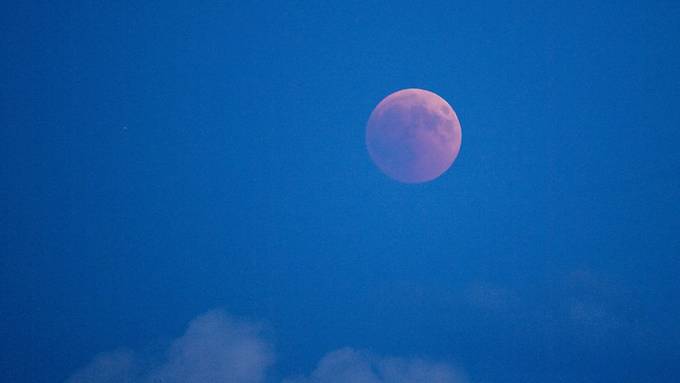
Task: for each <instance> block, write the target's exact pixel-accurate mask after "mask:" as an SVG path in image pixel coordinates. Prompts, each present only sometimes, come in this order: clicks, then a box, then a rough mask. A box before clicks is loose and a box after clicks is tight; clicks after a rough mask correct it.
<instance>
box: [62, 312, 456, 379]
mask: <svg viewBox="0 0 680 383" xmlns="http://www.w3.org/2000/svg"><path fill="white" fill-rule="evenodd" d="M272 349H273V347H272V346H271V344H270V343H269V342H267V341H265V340H264V337H263V335H262V331H261V328H260V327H259V326H257V325H253V324H250V323H247V322H243V321H238V320H235V319H234V318H232V317H230V316H228V315H226V314H224V313H223V312H221V311H211V312H208V313H206V314H204V315H201V316H199V317H197V318H196V319H194V320H192V321H191V322H190V323H189V326H188V328H187V330H186V332H185V333H184V335H182V336H181V337H179V338H177V339H175V340H174V341H173V342H172V343H171V344H170V346H169V347H168V349H167V350H166V351H165V353H164V355H163V357H162V358H161V359H160V360H158V361H156V362H148V361H147V360H148V358H149V357H148V356H145V355H138V354H135V353H133V352H131V351H114V352H109V353H104V354H101V355H99V356H97V357H95V358H94V359H93V360H92V362H91V363H90V364H89V365H87V366H85V367H83V368H82V369H80V370H79V371H77V372H75V373H74V374H73V375H72V376H71V377H70V378H69V379H68V380H67V383H113V382H116V383H198V382H201V383H263V382H265V381H266V377H267V375H268V373H269V372H270V371H269V370H270V368H271V367H272V365H273V361H274V356H273V352H272ZM421 382H422V383H426V382H427V383H464V382H466V379H465V378H464V377H463V376H462V375H461V373H460V372H459V371H458V370H457V369H454V368H453V367H452V366H451V365H449V364H447V363H442V362H431V361H427V360H424V359H418V358H413V359H408V358H395V357H381V356H377V355H374V354H371V353H369V352H365V351H356V350H353V349H351V348H343V349H340V350H337V351H334V352H331V353H328V354H327V355H326V356H324V357H323V358H322V359H321V361H320V362H319V363H318V365H317V367H316V368H315V369H314V371H312V372H311V373H310V374H309V375H308V376H299V377H295V378H289V379H284V380H283V382H282V383H421Z"/></svg>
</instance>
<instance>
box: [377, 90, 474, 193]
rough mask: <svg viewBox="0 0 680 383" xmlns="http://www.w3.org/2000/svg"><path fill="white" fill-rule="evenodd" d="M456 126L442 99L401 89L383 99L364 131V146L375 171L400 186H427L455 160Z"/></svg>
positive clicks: (428, 93) (457, 141) (455, 120)
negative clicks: (403, 183)
mask: <svg viewBox="0 0 680 383" xmlns="http://www.w3.org/2000/svg"><path fill="white" fill-rule="evenodd" d="M461 138H462V136H461V130H460V122H459V121H458V117H457V116H456V113H455V112H454V111H453V108H451V106H450V105H449V104H448V103H447V102H446V101H445V100H444V99H443V98H441V97H439V96H438V95H436V94H435V93H432V92H430V91H427V90H423V89H404V90H400V91H397V92H394V93H392V94H390V95H389V96H387V97H385V99H383V100H382V101H381V102H380V103H379V104H378V106H376V107H375V109H374V110H373V112H372V113H371V116H370V117H369V119H368V124H367V126H366V146H367V148H368V153H369V154H370V156H371V159H372V160H373V162H374V163H375V164H376V166H377V167H378V168H379V169H380V170H381V171H382V172H383V173H385V174H386V175H388V176H389V177H391V178H393V179H395V180H397V181H400V182H405V183H419V182H427V181H431V180H433V179H435V178H437V177H439V176H440V175H442V174H443V173H444V172H445V171H446V170H447V169H448V168H449V167H451V164H453V161H454V160H455V159H456V156H457V155H458V151H459V150H460V143H461Z"/></svg>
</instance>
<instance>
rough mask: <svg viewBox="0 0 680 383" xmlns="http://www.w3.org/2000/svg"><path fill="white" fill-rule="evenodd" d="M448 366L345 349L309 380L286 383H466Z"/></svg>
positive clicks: (330, 357)
mask: <svg viewBox="0 0 680 383" xmlns="http://www.w3.org/2000/svg"><path fill="white" fill-rule="evenodd" d="M465 381H466V380H465V379H464V378H463V377H462V376H461V374H460V373H458V372H457V371H456V370H454V369H453V367H451V366H450V365H448V364H445V363H434V362H429V361H425V360H422V359H404V358H391V357H387V358H385V357H379V356H376V355H372V354H370V353H367V352H361V351H355V350H353V349H351V348H343V349H340V350H338V351H334V352H331V353H329V354H327V355H326V356H325V357H324V358H323V359H321V361H320V362H319V364H318V366H317V367H316V369H315V370H314V371H313V372H312V373H311V374H310V375H309V377H302V378H296V379H288V380H285V381H284V382H283V383H463V382H465Z"/></svg>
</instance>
